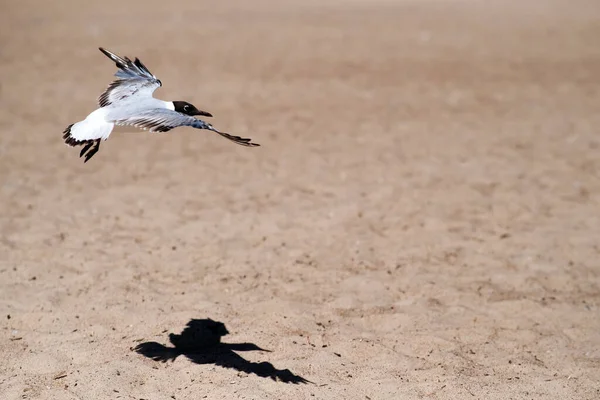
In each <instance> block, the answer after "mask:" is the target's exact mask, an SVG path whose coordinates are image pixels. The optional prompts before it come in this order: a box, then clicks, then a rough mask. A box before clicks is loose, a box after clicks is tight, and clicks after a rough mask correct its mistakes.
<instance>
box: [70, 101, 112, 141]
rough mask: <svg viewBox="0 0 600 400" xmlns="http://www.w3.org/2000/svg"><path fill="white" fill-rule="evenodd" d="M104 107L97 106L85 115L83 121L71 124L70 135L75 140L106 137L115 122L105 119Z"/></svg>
mask: <svg viewBox="0 0 600 400" xmlns="http://www.w3.org/2000/svg"><path fill="white" fill-rule="evenodd" d="M105 116H106V109H104V108H99V109H97V110H96V111H94V112H92V113H91V114H90V115H88V116H87V118H86V119H84V120H83V121H80V122H77V123H76V124H73V126H72V127H71V137H72V138H73V139H75V140H77V141H78V142H79V141H84V140H95V139H104V140H106V139H108V137H109V136H110V133H111V132H112V130H113V127H114V126H115V124H114V123H113V122H108V121H106V119H105Z"/></svg>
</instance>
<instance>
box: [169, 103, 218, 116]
mask: <svg viewBox="0 0 600 400" xmlns="http://www.w3.org/2000/svg"><path fill="white" fill-rule="evenodd" d="M173 106H175V111H177V112H179V113H182V114H185V115H190V116H194V115H202V116H204V117H212V114H211V113H209V112H206V111H202V110H198V109H197V108H196V107H195V106H194V105H193V104H190V103H188V102H187V101H174V102H173Z"/></svg>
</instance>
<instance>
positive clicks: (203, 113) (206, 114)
mask: <svg viewBox="0 0 600 400" xmlns="http://www.w3.org/2000/svg"><path fill="white" fill-rule="evenodd" d="M194 115H202V116H203V117H212V114H211V113H209V112H206V111H202V110H198V111H197V112H196V113H195V114H194Z"/></svg>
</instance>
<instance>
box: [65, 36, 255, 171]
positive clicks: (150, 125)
mask: <svg viewBox="0 0 600 400" xmlns="http://www.w3.org/2000/svg"><path fill="white" fill-rule="evenodd" d="M99 49H100V51H101V52H102V53H103V54H104V55H105V56H107V57H108V58H110V59H111V60H112V61H113V62H114V63H115V64H116V65H117V68H119V70H118V71H117V72H116V73H115V76H116V77H117V78H119V79H117V80H115V81H114V82H112V83H111V84H110V85H109V86H108V88H107V89H106V90H105V91H104V92H103V93H102V94H101V95H100V97H99V98H98V105H99V106H100V107H99V108H98V109H97V110H95V111H93V112H92V113H91V114H90V115H88V116H87V117H86V119H84V120H83V121H80V122H77V123H74V124H71V125H69V126H68V127H67V128H66V129H65V130H64V131H63V139H64V140H65V143H66V144H67V145H69V146H72V147H75V146H83V149H82V150H81V152H80V153H79V157H84V156H85V159H84V163H86V162H88V161H89V160H90V158H92V157H93V156H94V154H96V153H97V152H98V150H99V149H100V141H101V140H106V139H108V137H109V136H110V133H111V132H112V130H113V128H114V126H115V125H119V126H134V127H136V128H141V129H144V130H148V131H150V132H168V131H170V130H171V129H173V128H177V127H179V126H191V127H192V128H196V129H208V130H210V131H213V132H215V133H218V134H219V135H221V136H223V137H225V138H227V139H229V140H231V141H233V142H235V143H237V144H239V145H242V146H247V147H255V146H259V144H258V143H253V142H252V139H246V138H242V137H239V136H233V135H230V134H228V133H225V132H220V131H218V130H217V129H215V128H213V126H212V125H211V124H209V123H206V122H204V121H202V120H200V119H196V118H194V116H197V115H200V116H204V117H212V114H210V113H209V112H206V111H202V110H198V109H197V108H196V107H195V106H194V105H192V104H190V103H188V102H186V101H162V100H159V99H155V98H154V97H152V94H153V93H154V91H155V90H156V89H158V88H159V87H161V86H162V82H161V81H160V79H158V78H157V77H156V76H154V75H153V74H152V73H151V72H150V71H149V70H148V68H146V66H145V65H144V64H143V63H142V62H141V61H140V60H139V59H138V58H136V59H135V60H134V61H131V60H130V59H129V58H127V57H119V56H118V55H116V54H114V53H112V52H110V51H108V50H106V49H103V48H102V47H100V48H99Z"/></svg>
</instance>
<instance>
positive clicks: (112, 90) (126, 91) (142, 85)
mask: <svg viewBox="0 0 600 400" xmlns="http://www.w3.org/2000/svg"><path fill="white" fill-rule="evenodd" d="M99 49H100V51H101V52H102V53H103V54H104V55H105V56H107V57H108V58H110V59H111V60H112V61H113V62H114V63H115V65H116V66H117V68H119V70H118V71H117V72H116V73H115V76H116V77H117V78H119V79H117V80H115V81H114V82H112V83H111V84H110V85H109V86H108V88H106V90H105V91H104V92H103V93H102V94H101V95H100V97H99V98H98V104H99V105H100V107H106V106H108V105H111V104H113V103H114V102H117V101H126V100H127V99H131V97H133V96H135V95H136V94H137V95H138V96H142V95H143V96H152V93H153V92H154V91H155V90H156V89H158V88H159V87H161V86H162V82H161V81H160V79H157V78H156V76H154V75H153V74H152V73H151V72H150V70H149V69H148V68H147V67H146V66H145V65H144V63H142V61H141V60H140V59H138V58H136V59H135V61H131V60H130V59H129V58H127V57H120V56H118V55H116V54H114V53H112V52H110V51H108V50H105V49H103V48H102V47H100V48H99Z"/></svg>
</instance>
